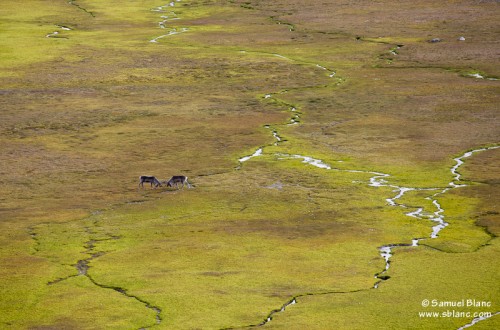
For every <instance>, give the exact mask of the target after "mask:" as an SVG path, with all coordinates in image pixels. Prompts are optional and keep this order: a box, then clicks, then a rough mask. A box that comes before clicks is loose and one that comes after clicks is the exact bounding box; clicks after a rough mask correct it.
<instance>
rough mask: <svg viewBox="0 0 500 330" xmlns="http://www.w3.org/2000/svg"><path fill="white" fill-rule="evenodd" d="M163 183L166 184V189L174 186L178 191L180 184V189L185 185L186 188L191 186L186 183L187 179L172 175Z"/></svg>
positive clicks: (182, 176)
mask: <svg viewBox="0 0 500 330" xmlns="http://www.w3.org/2000/svg"><path fill="white" fill-rule="evenodd" d="M163 183H166V184H167V187H173V186H174V184H175V187H176V188H177V189H179V183H180V184H181V187H182V188H184V185H185V184H186V185H187V187H188V188H191V185H190V184H189V182H188V177H187V176H184V175H174V176H173V177H171V178H170V180H168V181H165V182H163Z"/></svg>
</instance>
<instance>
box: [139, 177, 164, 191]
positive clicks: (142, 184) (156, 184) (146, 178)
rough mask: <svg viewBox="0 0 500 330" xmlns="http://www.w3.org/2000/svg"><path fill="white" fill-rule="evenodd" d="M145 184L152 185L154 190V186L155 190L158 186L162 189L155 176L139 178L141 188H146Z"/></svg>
mask: <svg viewBox="0 0 500 330" xmlns="http://www.w3.org/2000/svg"><path fill="white" fill-rule="evenodd" d="M144 182H146V183H148V182H149V183H151V188H153V184H154V185H155V188H156V187H158V186H160V187H161V182H160V181H159V180H158V179H157V178H156V177H154V176H147V175H141V176H140V177H139V186H140V187H142V188H144Z"/></svg>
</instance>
